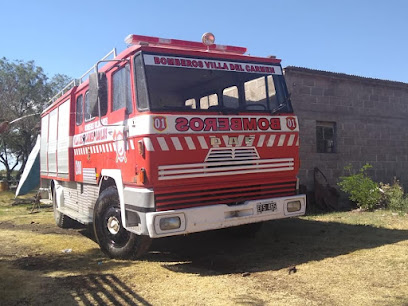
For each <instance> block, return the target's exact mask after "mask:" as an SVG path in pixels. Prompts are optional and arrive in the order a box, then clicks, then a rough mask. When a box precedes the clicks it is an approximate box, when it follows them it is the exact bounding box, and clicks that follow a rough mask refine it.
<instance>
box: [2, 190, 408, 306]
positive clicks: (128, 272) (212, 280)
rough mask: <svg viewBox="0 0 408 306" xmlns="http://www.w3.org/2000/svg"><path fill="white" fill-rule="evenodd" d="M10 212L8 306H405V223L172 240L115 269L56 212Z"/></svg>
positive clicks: (367, 220)
mask: <svg viewBox="0 0 408 306" xmlns="http://www.w3.org/2000/svg"><path fill="white" fill-rule="evenodd" d="M10 203H11V200H10V194H5V193H3V194H0V231H1V235H0V245H1V248H0V275H1V278H0V296H1V301H0V304H1V305H17V304H36V305H37V304H38V305H40V304H41V305H55V304H65V305H89V304H112V305H113V304H114V305H117V304H124V305H126V304H127V305H135V304H146V305H149V304H152V305H328V304H330V305H407V304H408V252H407V250H408V217H407V216H406V215H405V216H401V215H395V214H392V213H391V212H388V211H377V212H373V213H358V212H345V213H333V214H327V215H318V216H308V217H304V218H299V219H289V220H280V221H274V222H269V223H267V224H265V226H264V227H263V229H262V230H261V231H260V232H259V233H258V235H257V236H256V237H255V238H253V239H236V238H231V237H230V236H228V235H227V234H226V233H225V232H223V231H218V232H211V233H202V234H195V235H190V236H186V237H173V238H166V239H160V240H156V241H155V242H154V244H153V246H152V249H151V252H150V253H149V254H148V255H147V256H146V257H145V258H144V259H143V260H140V261H117V260H111V259H108V258H106V257H105V256H104V255H103V254H102V253H101V252H100V251H99V248H98V245H97V244H96V243H95V242H94V241H93V238H92V233H91V231H90V230H88V229H87V228H77V229H69V230H62V229H58V228H57V227H56V226H55V225H54V224H53V219H52V212H51V209H50V208H42V209H41V211H40V212H39V213H36V214H30V209H31V206H30V205H21V206H13V207H12V206H10ZM66 249H72V252H70V253H63V250H66ZM293 266H296V269H297V271H296V273H290V274H289V271H288V269H289V268H290V267H293ZM245 272H246V273H245ZM244 273H245V274H244ZM243 275H245V276H243Z"/></svg>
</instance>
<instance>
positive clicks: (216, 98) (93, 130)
mask: <svg viewBox="0 0 408 306" xmlns="http://www.w3.org/2000/svg"><path fill="white" fill-rule="evenodd" d="M125 41H126V43H127V44H128V45H129V47H128V48H127V49H125V50H124V51H123V52H122V53H120V54H119V55H116V54H115V53H114V54H113V55H112V56H108V57H105V58H104V59H102V60H100V61H99V62H98V63H97V64H95V66H94V67H93V68H92V69H93V70H94V71H93V72H92V73H90V71H88V72H87V74H89V78H87V80H85V81H83V80H82V79H83V78H85V77H82V78H81V80H79V82H74V83H73V87H72V88H70V89H69V90H68V91H66V92H65V93H62V95H61V96H60V97H59V98H57V99H56V100H55V101H53V103H52V104H51V105H50V106H49V107H48V108H47V109H46V110H45V111H44V112H43V114H42V119H41V154H40V164H41V184H42V187H43V188H46V189H47V190H48V191H49V192H50V195H51V196H52V199H53V205H54V217H55V221H56V223H57V225H58V226H60V227H68V226H70V223H71V222H72V221H73V220H75V221H78V222H80V223H83V224H93V228H94V231H95V236H96V238H97V241H98V243H99V245H100V247H101V249H102V250H103V251H104V252H105V253H106V254H107V255H109V256H110V257H113V258H129V257H138V256H141V255H143V254H144V253H145V252H146V251H147V250H148V248H149V245H150V243H151V240H152V239H153V238H159V237H165V236H173V235H184V234H189V233H194V232H200V231H208V230H215V229H220V228H226V227H235V226H244V227H245V226H246V227H248V230H255V228H256V227H257V225H258V224H259V223H260V222H263V221H268V220H273V219H280V218H287V217H293V216H299V215H303V214H304V213H305V208H306V198H305V195H302V194H299V192H298V186H299V182H298V179H297V176H296V175H297V172H298V169H299V152H298V151H299V125H298V120H297V118H296V116H295V115H294V114H293V110H292V106H291V103H290V99H289V94H288V90H287V87H286V84H285V80H284V76H283V73H282V67H281V65H280V60H278V59H276V58H275V57H267V58H264V57H254V56H249V55H245V53H246V48H243V47H235V46H224V45H218V44H214V35H212V34H211V33H206V34H205V35H203V43H201V42H192V41H182V40H175V39H162V38H155V37H148V36H140V35H129V36H128V37H126V39H125ZM111 57H113V58H112V59H109V58H111ZM87 74H85V75H87Z"/></svg>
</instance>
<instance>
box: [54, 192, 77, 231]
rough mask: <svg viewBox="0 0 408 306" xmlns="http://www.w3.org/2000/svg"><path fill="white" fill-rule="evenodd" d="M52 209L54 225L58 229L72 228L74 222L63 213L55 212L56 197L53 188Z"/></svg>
mask: <svg viewBox="0 0 408 306" xmlns="http://www.w3.org/2000/svg"><path fill="white" fill-rule="evenodd" d="M52 208H53V210H54V220H55V224H56V225H57V226H58V227H60V228H70V227H73V225H74V224H75V221H74V220H72V219H71V218H70V217H68V216H66V215H64V214H63V213H61V212H59V211H58V210H57V197H56V193H55V188H54V190H53V192H52Z"/></svg>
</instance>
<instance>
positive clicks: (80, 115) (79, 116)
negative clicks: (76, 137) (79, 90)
mask: <svg viewBox="0 0 408 306" xmlns="http://www.w3.org/2000/svg"><path fill="white" fill-rule="evenodd" d="M75 109H76V116H75V122H76V125H81V124H82V121H83V119H84V113H83V101H82V95H80V96H79V97H78V98H77V100H76V108H75Z"/></svg>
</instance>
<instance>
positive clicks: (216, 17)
mask: <svg viewBox="0 0 408 306" xmlns="http://www.w3.org/2000/svg"><path fill="white" fill-rule="evenodd" d="M1 11H2V14H1V17H0V56H1V57H6V58H8V59H10V60H17V59H19V60H24V61H28V60H34V61H35V63H36V64H37V65H38V66H41V67H42V68H43V69H44V71H45V72H46V73H47V75H48V76H50V77H51V76H52V75H53V74H55V73H64V74H67V75H69V76H71V77H79V76H80V75H81V74H82V73H83V72H85V71H86V70H87V69H88V68H90V67H91V66H92V65H93V64H94V63H95V62H96V61H97V60H98V59H99V58H101V57H102V56H104V55H105V54H106V53H107V52H109V51H110V50H111V49H112V48H113V47H116V48H117V49H118V51H121V50H123V49H124V48H126V45H125V43H124V42H123V39H124V38H125V37H126V36H127V35H128V34H131V33H134V34H142V35H150V36H158V37H164V38H177V39H185V40H195V41H199V40H200V39H201V35H202V33H204V32H207V31H211V32H213V33H214V34H215V37H216V42H217V43H219V44H224V45H238V46H245V47H247V48H248V52H249V53H250V54H252V55H258V56H266V55H271V54H273V55H277V56H278V57H279V58H282V60H283V61H282V65H283V66H291V65H292V66H300V67H307V68H312V69H320V70H326V71H334V72H342V73H347V74H353V75H359V76H365V77H373V78H379V79H388V80H395V81H401V82H406V83H408V73H407V71H408V63H407V60H406V56H407V55H408V40H407V36H408V33H407V31H408V18H407V13H408V1H404V0H389V1H377V0H372V1H368V0H360V1H359V0H354V1H352V0H342V1H328V0H326V1H322V0H309V1H305V0H269V1H266V0H265V1H255V0H254V1H222V0H218V1H212V0H208V1H178V0H173V1H160V0H156V1H137V0H133V1H128V0H124V1H104V0H100V1H94V0H91V1H87V0H82V1H78V0H71V1H64V2H62V1H58V0H53V1H48V0H43V1H41V0H37V1H33V0H31V1H27V0H20V1H3V3H2V4H1Z"/></svg>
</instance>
